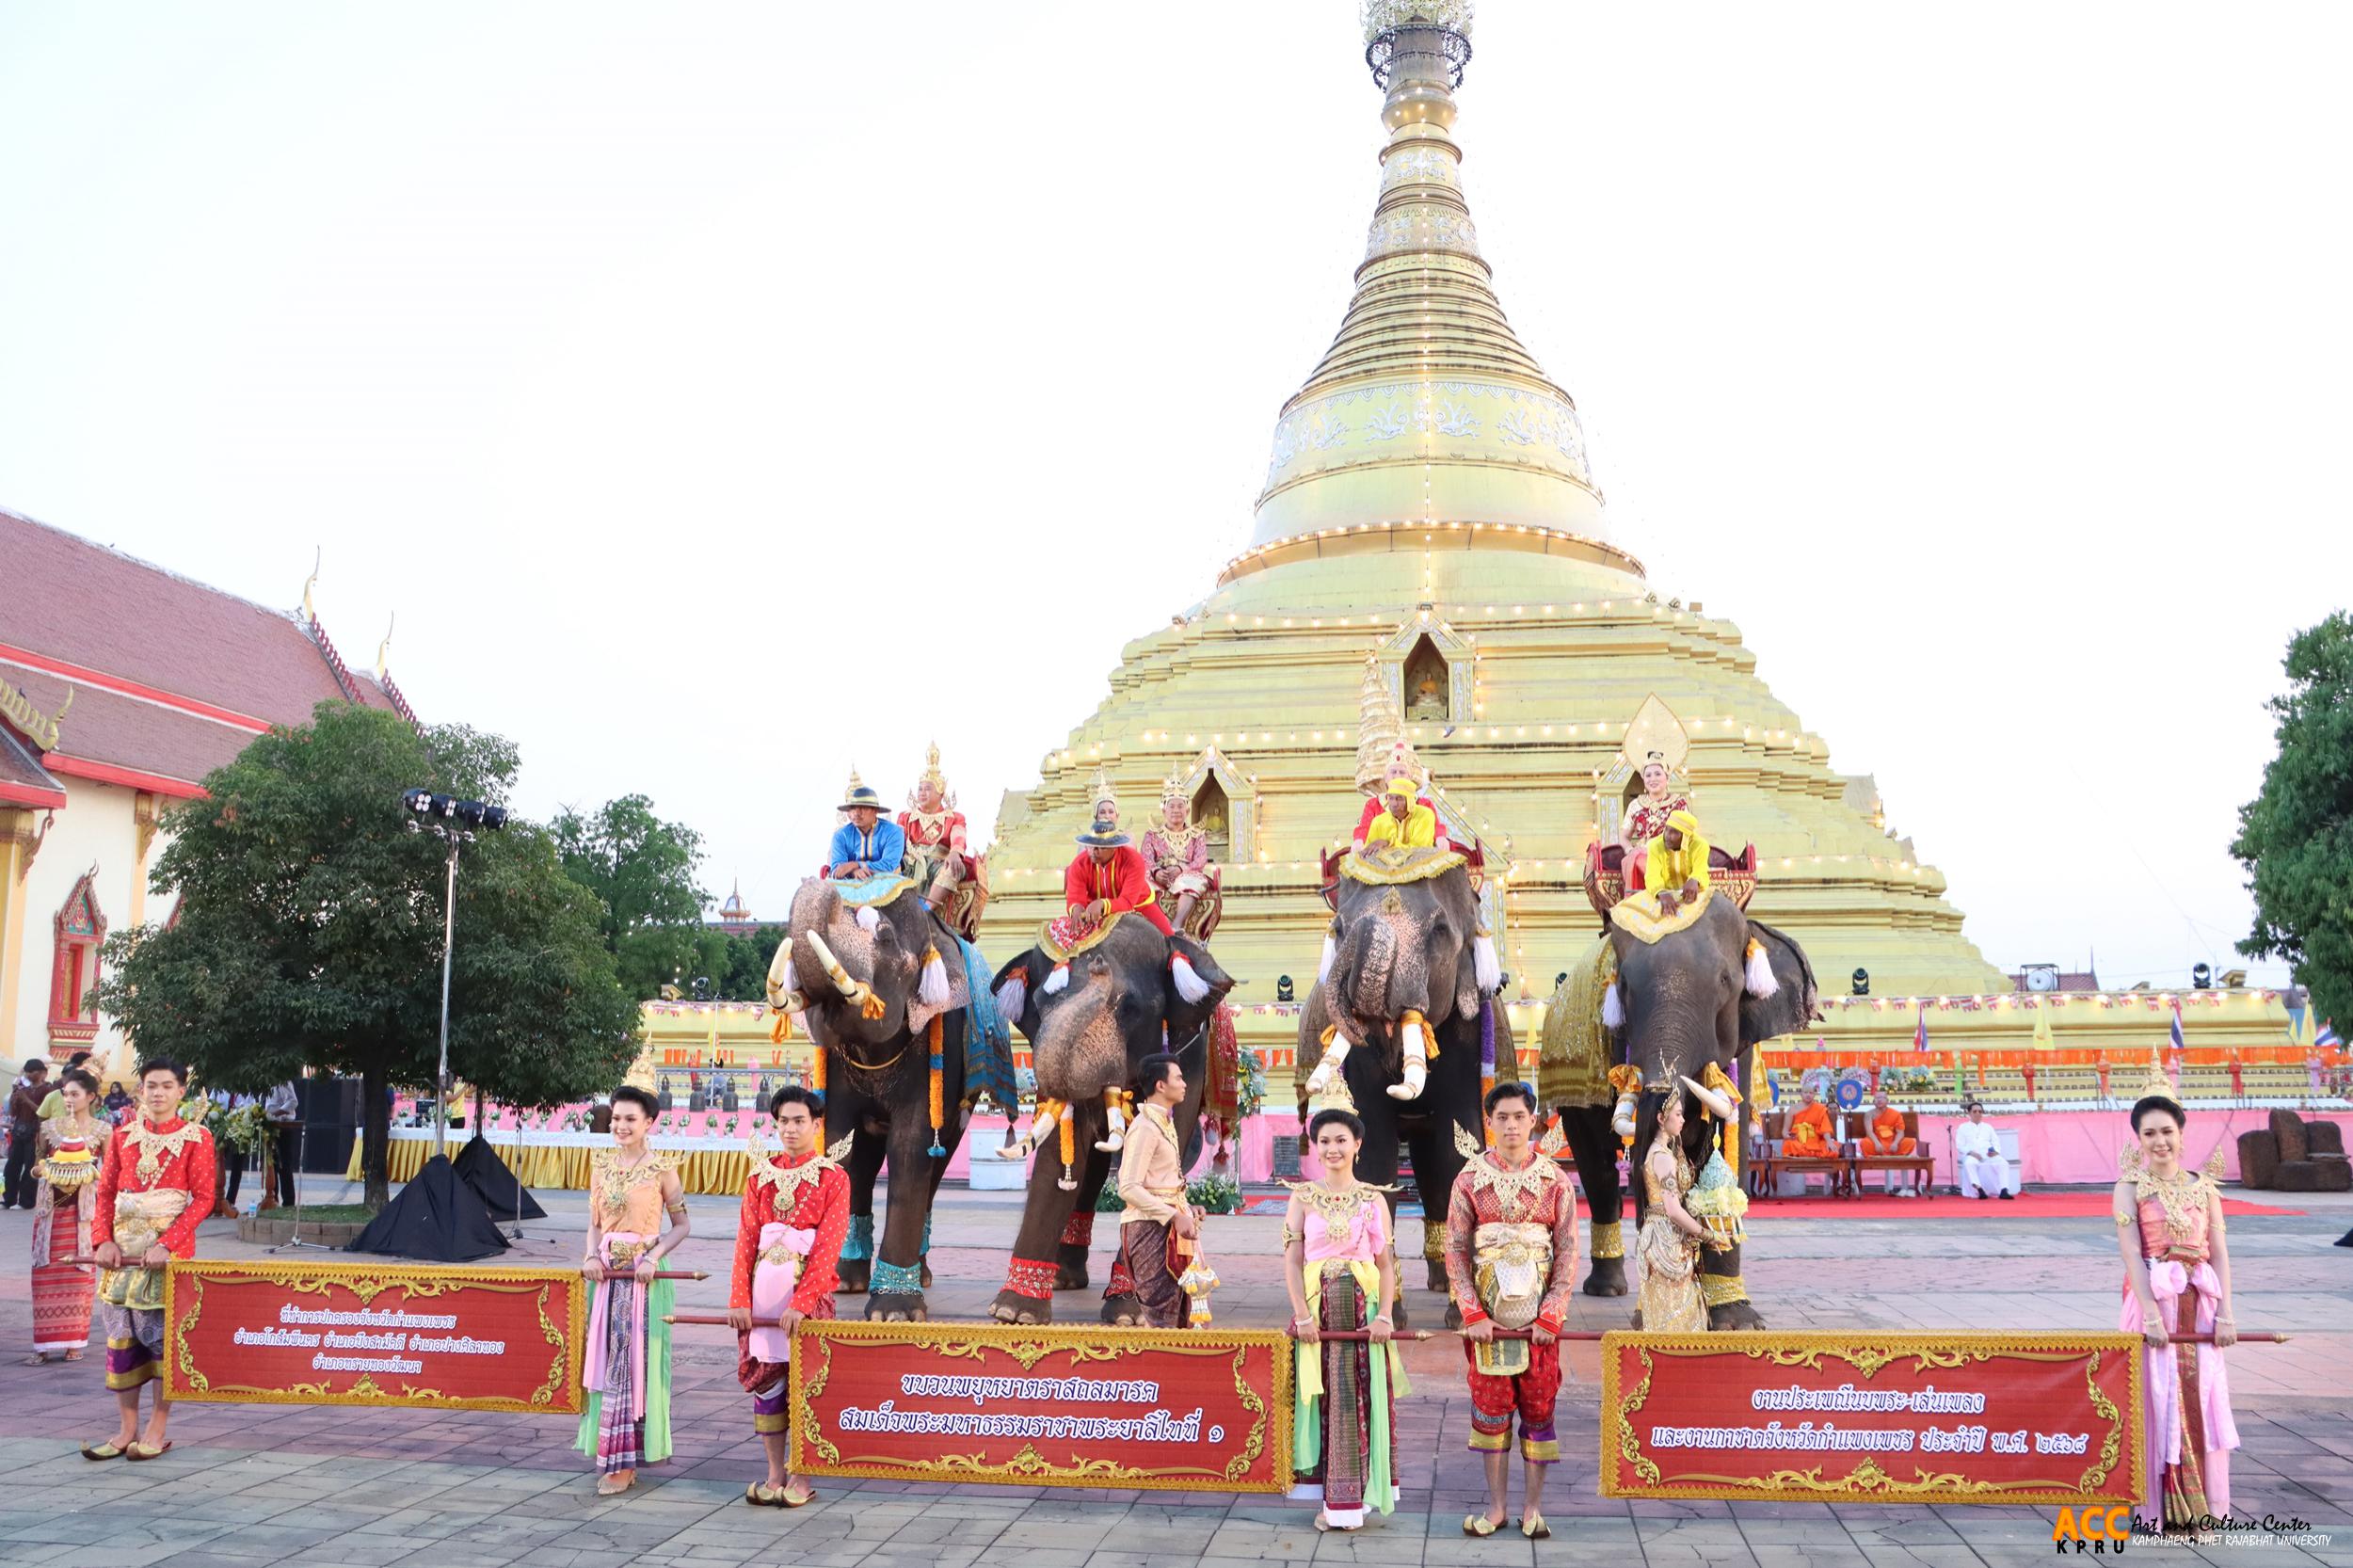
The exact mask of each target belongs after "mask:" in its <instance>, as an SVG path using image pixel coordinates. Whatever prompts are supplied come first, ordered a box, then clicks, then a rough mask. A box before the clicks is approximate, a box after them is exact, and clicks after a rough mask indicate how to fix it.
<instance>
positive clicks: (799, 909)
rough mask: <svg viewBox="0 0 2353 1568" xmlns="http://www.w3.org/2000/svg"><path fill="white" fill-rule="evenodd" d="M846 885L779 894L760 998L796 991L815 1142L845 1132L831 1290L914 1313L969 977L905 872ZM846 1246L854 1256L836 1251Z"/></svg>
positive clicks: (887, 1314) (955, 1134) (958, 1134)
mask: <svg viewBox="0 0 2353 1568" xmlns="http://www.w3.org/2000/svg"><path fill="white" fill-rule="evenodd" d="M848 886H850V885H848V884H843V883H837V882H833V881H830V880H827V879H825V878H823V877H811V878H810V879H808V881H806V882H804V883H802V884H801V886H800V889H799V891H798V892H796V893H795V894H794V895H793V898H792V918H791V924H790V926H789V931H790V936H788V937H787V939H786V942H785V945H784V946H783V947H782V948H780V949H779V950H778V951H777V955H776V965H775V967H774V968H771V970H770V971H769V985H768V990H769V998H770V1000H772V1001H775V1002H776V1004H777V1005H778V1006H780V1007H792V1006H793V1005H794V1004H795V1003H798V1004H799V1005H800V1008H801V1016H802V1017H803V1018H804V1019H805V1020H806V1022H807V1025H808V1033H809V1039H810V1040H811V1041H812V1042H813V1043H814V1044H815V1045H816V1047H817V1048H818V1049H819V1050H821V1051H823V1052H824V1060H825V1076H826V1090H827V1092H826V1095H825V1141H826V1144H827V1145H828V1146H830V1145H832V1144H835V1143H837V1142H839V1141H840V1139H841V1138H843V1137H844V1136H847V1137H849V1138H850V1139H851V1144H850V1151H849V1154H848V1156H847V1158H846V1159H845V1160H843V1161H842V1164H843V1169H844V1171H845V1172H846V1173H847V1175H848V1176H849V1178H850V1216H851V1219H850V1224H851V1236H850V1245H849V1246H848V1247H846V1248H845V1249H844V1253H845V1256H844V1257H843V1260H842V1263H841V1266H840V1278H841V1286H840V1288H841V1289H842V1290H843V1291H845V1292H856V1291H859V1290H867V1291H868V1295H867V1299H866V1316H867V1317H869V1318H873V1319H881V1320H888V1321H894V1322H896V1321H909V1320H920V1319H921V1318H923V1317H925V1316H926V1315H927V1311H926V1307H925V1304H924V1301H923V1289H924V1287H925V1286H926V1285H928V1283H929V1280H928V1277H927V1274H926V1271H925V1267H924V1264H923V1255H924V1253H925V1252H926V1251H928V1242H929V1237H930V1232H931V1211H932V1201H933V1198H934V1195H935V1194H936V1193H937V1192H938V1191H939V1179H940V1177H941V1176H945V1175H946V1174H947V1171H948V1160H949V1157H950V1156H952V1154H953V1153H954V1152H955V1147H956V1144H957V1141H958V1140H959V1139H961V1138H962V1137H963V1136H964V1122H965V1117H964V1104H963V1101H964V1093H965V1031H966V1027H967V1024H968V1018H967V1016H966V1011H965V1010H966V1008H967V1007H968V1005H969V1004H970V1001H971V1000H972V999H971V988H970V984H969V982H968V978H967V976H966V972H965V966H964V963H963V962H962V950H961V949H959V948H958V947H957V946H956V944H955V939H954V937H953V936H952V934H951V933H950V932H949V931H948V929H947V927H946V926H944V925H942V924H941V923H940V922H939V920H938V918H937V917H936V915H934V914H933V913H932V911H931V910H930V909H929V908H927V907H926V906H925V904H924V903H923V900H922V898H921V896H920V890H919V889H918V888H916V887H915V886H914V885H913V884H912V883H910V884H908V885H907V886H906V887H905V888H904V890H902V891H900V892H899V893H898V894H897V896H895V897H889V896H888V892H887V890H886V896H885V898H883V899H880V900H877V901H876V902H874V903H871V904H866V905H864V906H863V907H855V908H854V907H853V906H852V904H849V903H848V902H845V901H844V899H843V897H842V893H843V889H844V888H846V887H848ZM935 1019H936V1020H937V1021H938V1023H939V1026H940V1027H939V1039H938V1041H937V1045H938V1048H939V1052H940V1059H941V1084H940V1105H941V1113H942V1115H943V1116H944V1117H945V1118H946V1121H945V1123H944V1124H943V1125H942V1126H940V1127H939V1128H937V1129H936V1139H935V1129H934V1128H933V1126H932V1121H931V1112H930V1108H929V1101H930V1089H931V1083H930V1060H931V1052H932V1048H933V1044H934V1042H933V1041H931V1040H930V1039H929V1038H928V1035H929V1032H930V1027H931V1025H932V1023H933V1021H934V1020H935ZM886 1159H888V1161H889V1164H890V1201H889V1203H888V1207H887V1208H886V1209H885V1212H884V1217H883V1232H882V1235H881V1236H880V1238H879V1239H877V1238H875V1237H874V1234H873V1231H874V1218H873V1216H874V1177H875V1176H876V1175H877V1174H878V1173H879V1172H880V1170H881V1169H882V1166H883V1162H884V1160H886ZM851 1253H856V1254H857V1255H858V1256H847V1255H848V1254H851Z"/></svg>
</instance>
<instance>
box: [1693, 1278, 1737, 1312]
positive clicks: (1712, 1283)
mask: <svg viewBox="0 0 2353 1568" xmlns="http://www.w3.org/2000/svg"><path fill="white" fill-rule="evenodd" d="M1700 1299H1701V1300H1703V1301H1705V1303H1706V1304H1708V1305H1710V1306H1728V1305H1730V1304H1732V1303H1734V1302H1744V1301H1747V1300H1748V1299H1749V1290H1748V1287H1747V1286H1745V1285H1743V1284H1741V1283H1740V1276H1739V1275H1738V1274H1702V1275H1700Z"/></svg>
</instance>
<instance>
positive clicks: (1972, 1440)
mask: <svg viewBox="0 0 2353 1568" xmlns="http://www.w3.org/2000/svg"><path fill="white" fill-rule="evenodd" d="M2140 1343H2141V1342H2140V1339H2139V1337H2138V1336H2136V1335H2129V1334H2072V1335H2068V1334H2060V1335H2053V1334H1869V1333H1853V1334H1845V1333H1800V1334H1770V1333H1766V1334H1628V1333H1617V1334H1610V1335H1608V1336H1605V1337H1604V1338H1603V1340H1602V1400H1601V1461H1602V1464H1601V1490H1602V1495H1603V1496H1609V1497H1730V1498H1749V1499H1753V1500H1760V1501H1763V1500H1770V1501H1780V1502H1827V1501H1835V1502H1857V1503H2005V1504H2025V1503H2041V1504H2055V1503H2074V1504H2084V1503H2129V1502H2131V1501H2133V1500H2134V1496H2135V1493H2136V1492H2137V1489H2138V1486H2139V1479H2140V1474H2141V1456H2142V1453H2143V1446H2144V1444H2145V1442H2146V1438H2145V1435H2144V1433H2143V1432H2142V1423H2141V1409H2142V1406H2141V1357H2140Z"/></svg>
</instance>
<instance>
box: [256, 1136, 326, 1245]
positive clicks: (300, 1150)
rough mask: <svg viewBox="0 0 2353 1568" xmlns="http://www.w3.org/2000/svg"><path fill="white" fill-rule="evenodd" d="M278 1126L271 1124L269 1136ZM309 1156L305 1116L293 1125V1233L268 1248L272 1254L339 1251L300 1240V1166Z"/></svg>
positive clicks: (308, 1137) (317, 1243)
mask: <svg viewBox="0 0 2353 1568" xmlns="http://www.w3.org/2000/svg"><path fill="white" fill-rule="evenodd" d="M277 1131H278V1125H277V1124H276V1123H274V1122H273V1123H271V1124H270V1133H271V1136H272V1137H276V1136H277ZM310 1154H311V1119H310V1118H309V1117H308V1116H305V1117H304V1118H303V1119H302V1120H300V1121H298V1122H296V1123H295V1168H294V1190H295V1201H294V1233H293V1234H292V1235H290V1236H289V1237H287V1238H286V1240H283V1241H280V1243H278V1245H276V1246H274V1247H272V1248H270V1249H269V1250H270V1251H271V1252H273V1253H281V1252H288V1251H293V1250H296V1249H298V1248H302V1247H309V1248H311V1249H312V1251H314V1252H336V1251H339V1250H340V1249H338V1248H335V1247H330V1246H328V1244H327V1243H326V1242H324V1241H305V1240H303V1239H302V1165H303V1161H304V1160H308V1159H309V1158H310Z"/></svg>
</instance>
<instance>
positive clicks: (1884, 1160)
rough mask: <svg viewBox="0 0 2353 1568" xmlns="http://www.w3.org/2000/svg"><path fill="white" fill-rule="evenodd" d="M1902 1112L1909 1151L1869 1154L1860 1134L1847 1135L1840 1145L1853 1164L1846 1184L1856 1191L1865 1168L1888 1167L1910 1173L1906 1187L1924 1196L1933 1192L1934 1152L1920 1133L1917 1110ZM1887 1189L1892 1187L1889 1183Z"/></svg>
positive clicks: (1900, 1173) (1900, 1174) (1891, 1169)
mask: <svg viewBox="0 0 2353 1568" xmlns="http://www.w3.org/2000/svg"><path fill="white" fill-rule="evenodd" d="M1868 1109H1869V1107H1867V1106H1866V1107H1865V1110H1868ZM1902 1114H1903V1118H1904V1136H1905V1137H1907V1138H1909V1139H1911V1140H1912V1152H1911V1153H1910V1154H1873V1153H1871V1152H1869V1148H1868V1144H1867V1141H1866V1140H1864V1139H1860V1138H1849V1139H1848V1140H1847V1141H1846V1142H1845V1143H1844V1144H1841V1145H1840V1147H1842V1148H1843V1149H1845V1150H1846V1153H1847V1158H1848V1160H1849V1161H1850V1162H1851V1163H1852V1166H1853V1175H1852V1176H1850V1177H1849V1186H1851V1187H1852V1188H1853V1189H1854V1190H1855V1191H1857V1192H1861V1190H1862V1187H1863V1174H1864V1173H1865V1171H1892V1172H1894V1173H1895V1174H1896V1175H1897V1176H1909V1177H1911V1181H1910V1183H1909V1184H1908V1189H1907V1190H1908V1191H1910V1192H1914V1193H1916V1194H1918V1195H1919V1196H1921V1197H1924V1198H1932V1197H1934V1196H1936V1156H1935V1153H1934V1151H1932V1150H1931V1149H1930V1148H1929V1142H1928V1140H1927V1139H1925V1138H1923V1137H1921V1136H1920V1112H1917V1111H1906V1112H1903V1113H1902ZM1890 1190H1891V1191H1893V1190H1894V1189H1893V1188H1892V1187H1891V1188H1890Z"/></svg>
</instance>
